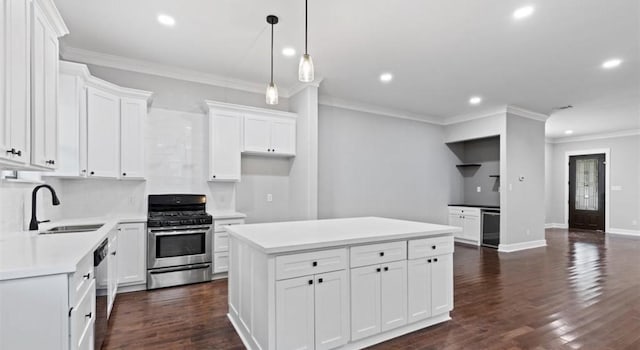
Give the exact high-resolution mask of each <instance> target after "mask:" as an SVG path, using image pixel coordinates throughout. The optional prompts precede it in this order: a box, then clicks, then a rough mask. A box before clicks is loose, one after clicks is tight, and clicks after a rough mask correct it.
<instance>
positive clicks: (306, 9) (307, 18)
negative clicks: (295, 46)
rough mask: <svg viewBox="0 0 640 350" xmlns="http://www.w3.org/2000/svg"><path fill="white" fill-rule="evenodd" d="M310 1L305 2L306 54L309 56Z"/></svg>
mask: <svg viewBox="0 0 640 350" xmlns="http://www.w3.org/2000/svg"><path fill="white" fill-rule="evenodd" d="M308 7H309V0H304V54H305V55H308V54H309V50H308V49H307V41H308V36H309V34H308V33H309V10H308Z"/></svg>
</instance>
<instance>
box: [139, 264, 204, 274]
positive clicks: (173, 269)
mask: <svg viewBox="0 0 640 350" xmlns="http://www.w3.org/2000/svg"><path fill="white" fill-rule="evenodd" d="M209 267H211V264H197V265H187V266H177V267H168V268H163V269H157V270H150V271H149V273H150V274H152V275H157V274H161V273H168V272H177V271H188V270H201V269H208V268H209Z"/></svg>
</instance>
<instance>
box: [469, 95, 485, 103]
mask: <svg viewBox="0 0 640 350" xmlns="http://www.w3.org/2000/svg"><path fill="white" fill-rule="evenodd" d="M480 102H482V97H479V96H473V97H472V98H470V99H469V103H471V104H472V105H477V104H479V103H480Z"/></svg>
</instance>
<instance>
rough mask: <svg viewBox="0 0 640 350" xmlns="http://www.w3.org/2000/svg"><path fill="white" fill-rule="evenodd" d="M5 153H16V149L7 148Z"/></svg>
mask: <svg viewBox="0 0 640 350" xmlns="http://www.w3.org/2000/svg"><path fill="white" fill-rule="evenodd" d="M7 153H9V154H16V149H15V148H12V149H8V150H7Z"/></svg>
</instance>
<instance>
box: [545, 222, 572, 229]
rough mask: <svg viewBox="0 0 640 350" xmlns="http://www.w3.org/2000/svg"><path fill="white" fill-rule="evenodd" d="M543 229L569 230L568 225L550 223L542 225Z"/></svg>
mask: <svg viewBox="0 0 640 350" xmlns="http://www.w3.org/2000/svg"><path fill="white" fill-rule="evenodd" d="M544 228H569V225H567V224H561V223H557V222H552V223H548V224H544Z"/></svg>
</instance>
